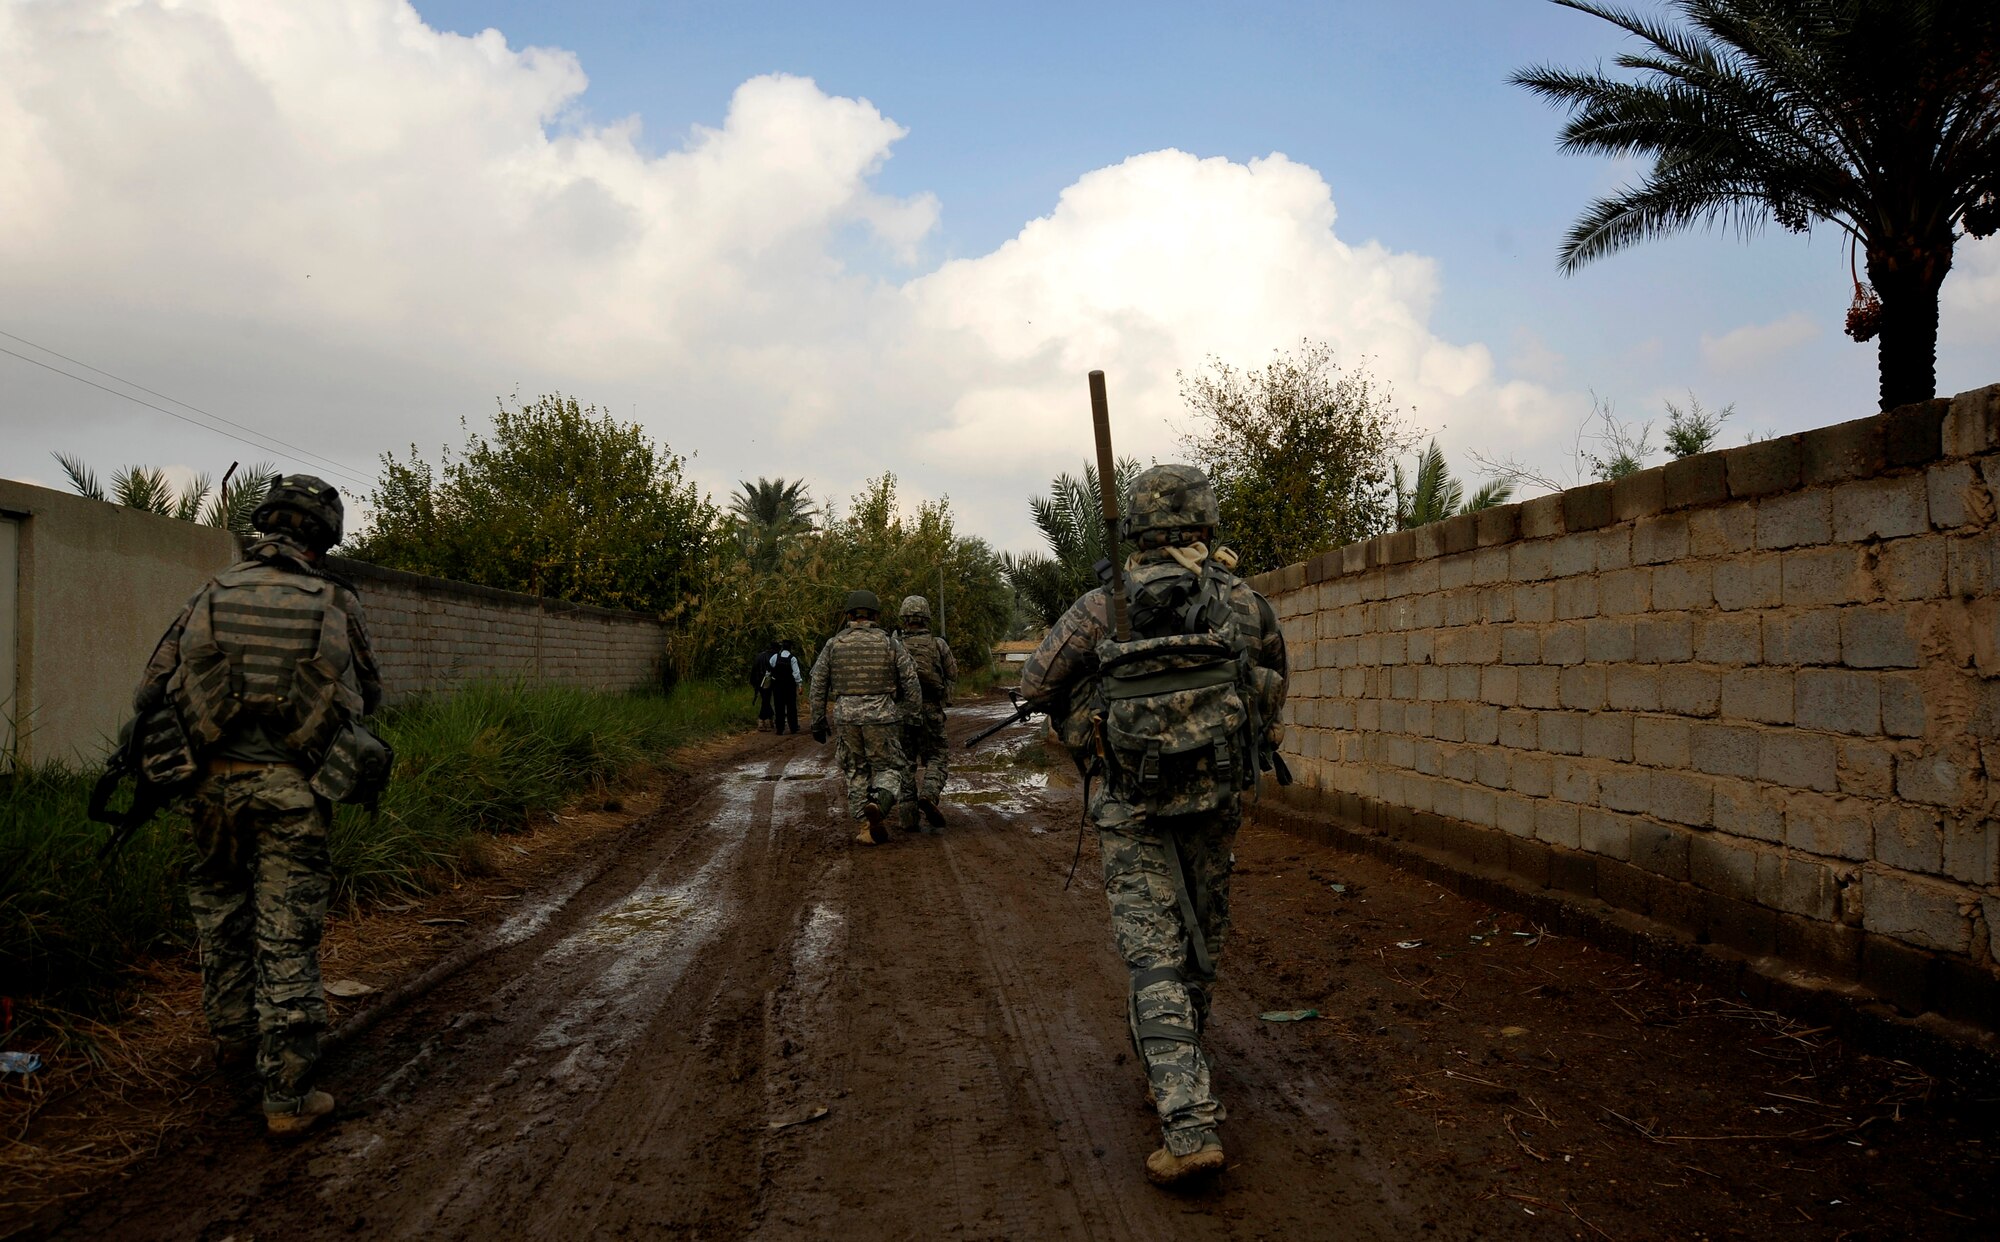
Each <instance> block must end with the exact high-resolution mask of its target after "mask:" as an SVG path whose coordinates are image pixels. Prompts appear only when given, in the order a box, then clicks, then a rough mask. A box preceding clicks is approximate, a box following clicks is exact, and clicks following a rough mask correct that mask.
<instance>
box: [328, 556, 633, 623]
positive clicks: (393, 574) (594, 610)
mask: <svg viewBox="0 0 2000 1242" xmlns="http://www.w3.org/2000/svg"><path fill="white" fill-rule="evenodd" d="M326 564H327V568H328V569H331V570H332V571H333V572H335V573H337V574H340V575H341V576H342V577H345V578H350V579H352V580H353V581H354V582H355V584H356V585H364V584H366V583H369V582H377V583H381V584H383V585H384V586H402V587H409V588H411V589H412V590H417V591H423V592H425V593H426V594H433V595H456V596H458V597H459V598H461V599H476V600H484V601H486V602H488V603H495V604H507V605H510V606H512V607H515V608H539V609H540V610H541V611H543V612H546V613H553V614H558V615H561V616H566V617H598V618H602V619H604V620H606V621H642V622H644V623H646V624H647V625H659V624H660V619H659V618H658V617H656V616H653V615H651V614H649V613H643V612H630V611H627V610H625V609H622V608H601V607H599V606H598V605H596V604H576V603H571V602H570V601H569V600H563V599H547V598H545V597H543V596H539V595H524V594H522V593H521V592H519V591H503V590H501V589H500V588H499V587H489V586H480V585H478V584H477V583H472V582H460V581H458V580H456V579H454V578H434V577H432V576H431V575H429V574H419V573H412V572H410V571H409V570H407V569H390V568H389V567H387V566H386V565H375V564H371V563H370V562H368V561H357V560H354V559H352V558H350V557H345V556H328V557H327V558H326ZM362 603H364V604H365V603H367V592H366V591H365V590H364V591H363V593H362Z"/></svg>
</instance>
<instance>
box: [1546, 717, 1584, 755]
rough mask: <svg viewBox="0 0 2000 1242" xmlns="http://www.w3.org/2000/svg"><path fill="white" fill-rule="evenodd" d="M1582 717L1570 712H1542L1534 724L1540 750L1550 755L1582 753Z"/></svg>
mask: <svg viewBox="0 0 2000 1242" xmlns="http://www.w3.org/2000/svg"><path fill="white" fill-rule="evenodd" d="M1583 721H1584V717H1582V716H1580V715H1576V714H1574V713H1571V712H1543V713H1542V714H1541V718H1540V719H1539V720H1537V721H1536V722H1535V727H1536V729H1537V731H1538V732H1539V734H1540V736H1541V740H1542V749H1543V750H1545V751H1548V752H1549V753H1550V754H1552V755H1580V754H1582V753H1583Z"/></svg>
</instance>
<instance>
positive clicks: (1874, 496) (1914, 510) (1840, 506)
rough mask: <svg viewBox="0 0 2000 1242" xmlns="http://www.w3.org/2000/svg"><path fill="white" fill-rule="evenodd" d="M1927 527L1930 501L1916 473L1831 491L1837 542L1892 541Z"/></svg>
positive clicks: (1859, 483) (1927, 529)
mask: <svg viewBox="0 0 2000 1242" xmlns="http://www.w3.org/2000/svg"><path fill="white" fill-rule="evenodd" d="M1759 520H1760V523H1761V520H1762V519H1761V518H1760V519H1759ZM1930 528H1931V520H1930V501H1929V499H1928V495H1927V491H1926V488H1925V483H1924V477H1923V476H1922V475H1920V474H1907V475H1903V476H1901V477H1900V478H1888V479H1862V480H1860V481H1858V482H1854V483H1843V484H1841V485H1840V486H1839V487H1837V488H1835V489H1834V492H1833V537H1834V538H1835V539H1837V540H1840V541H1842V542H1853V541H1856V540H1861V539H1896V538H1900V537H1902V536H1904V535H1916V534H1922V533H1925V532H1927V531H1929V530H1930ZM1761 529H1762V528H1761V525H1760V527H1759V530H1760V532H1761Z"/></svg>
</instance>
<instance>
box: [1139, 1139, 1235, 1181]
mask: <svg viewBox="0 0 2000 1242" xmlns="http://www.w3.org/2000/svg"><path fill="white" fill-rule="evenodd" d="M1175 1147H1188V1148H1189V1150H1188V1152H1187V1153H1186V1154H1185V1155H1176V1154H1175V1153H1174V1148H1175ZM1223 1164H1224V1160H1223V1156H1222V1140H1221V1139H1218V1138H1216V1137H1215V1131H1213V1130H1196V1131H1194V1132H1193V1133H1192V1134H1189V1135H1188V1136H1187V1138H1186V1139H1184V1140H1182V1141H1180V1142H1169V1143H1168V1144H1166V1145H1164V1146H1162V1147H1161V1148H1160V1149H1159V1150H1158V1151H1156V1152H1154V1153H1153V1154H1152V1155H1150V1156H1148V1157H1146V1180H1147V1181H1149V1182H1151V1183H1153V1184H1154V1185H1155V1186H1177V1185H1180V1184H1181V1183H1184V1182H1189V1181H1194V1180H1197V1179H1199V1178H1204V1177H1213V1176H1215V1175H1216V1174H1217V1173H1220V1172H1222V1166H1223Z"/></svg>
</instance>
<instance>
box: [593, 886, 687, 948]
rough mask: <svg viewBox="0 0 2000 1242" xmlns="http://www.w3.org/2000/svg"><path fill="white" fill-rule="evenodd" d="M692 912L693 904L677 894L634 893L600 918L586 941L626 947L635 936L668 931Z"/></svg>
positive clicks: (598, 917)
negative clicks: (624, 944) (627, 942)
mask: <svg viewBox="0 0 2000 1242" xmlns="http://www.w3.org/2000/svg"><path fill="white" fill-rule="evenodd" d="M692 913H694V906H693V903H691V902H690V901H688V899H687V898H686V897H684V896H682V895H680V894H678V893H672V892H665V893H662V892H642V893H634V894H633V895H632V896H631V897H628V898H627V899H625V900H624V901H622V902H619V903H618V904H617V905H615V906H613V907H612V908H611V909H609V910H606V911H605V912H604V913H602V914H600V915H598V916H597V921H596V922H595V923H593V924H592V925H591V927H590V929H589V930H587V931H585V932H584V933H583V938H584V939H585V940H587V941H589V942H590V943H592V944H602V945H618V944H623V943H625V942H626V941H627V940H630V939H631V938H632V937H634V936H639V935H648V934H655V933H658V932H662V931H666V930H667V929H668V928H670V927H672V926H674V925H675V924H677V923H680V922H683V921H684V920H686V918H687V917H688V916H689V915H690V914H692Z"/></svg>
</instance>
